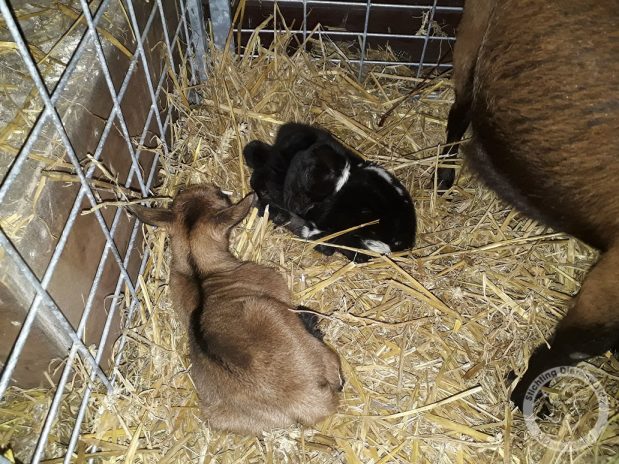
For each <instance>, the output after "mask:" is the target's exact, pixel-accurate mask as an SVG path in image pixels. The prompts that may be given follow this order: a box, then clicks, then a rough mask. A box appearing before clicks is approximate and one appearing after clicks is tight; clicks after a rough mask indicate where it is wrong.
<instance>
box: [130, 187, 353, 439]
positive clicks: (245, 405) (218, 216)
mask: <svg viewBox="0 0 619 464" xmlns="http://www.w3.org/2000/svg"><path fill="white" fill-rule="evenodd" d="M252 202H253V194H252V195H249V196H247V197H245V198H244V199H243V200H241V201H240V202H239V203H237V204H236V205H230V202H229V200H228V199H227V198H226V197H225V196H223V195H222V194H221V192H220V191H219V189H217V188H216V187H214V186H200V187H193V188H190V189H188V190H185V191H183V192H182V193H179V194H178V196H177V197H176V198H175V199H174V202H173V203H172V206H171V208H170V209H169V210H162V209H149V208H142V207H137V208H131V209H132V211H133V213H134V214H135V215H136V216H138V218H139V219H140V220H142V221H143V222H146V223H148V224H152V225H158V226H163V227H165V228H166V229H167V231H168V233H169V235H170V247H171V251H172V263H171V270H170V295H171V299H172V303H173V306H174V308H175V309H176V311H178V313H179V315H180V317H181V318H182V319H183V320H184V322H185V324H186V326H187V327H188V328H189V332H190V336H189V340H190V355H191V360H192V375H193V378H194V381H195V384H196V388H197V389H198V393H199V396H200V400H201V403H202V407H203V412H204V415H205V418H206V419H207V420H208V422H209V424H210V425H211V426H212V427H214V428H218V429H224V430H229V431H233V432H236V433H240V434H252V435H253V434H259V433H260V432H262V431H264V430H267V429H272V428H275V427H286V426H289V425H291V424H294V423H297V422H300V423H303V424H306V425H313V424H315V423H317V422H319V421H320V420H322V419H324V418H325V417H327V416H328V415H330V414H332V413H333V412H334V411H335V409H336V407H337V404H338V391H339V390H341V383H342V380H341V376H340V363H339V357H338V356H337V354H336V353H335V352H334V351H333V350H331V349H330V348H329V347H327V346H326V345H325V344H324V343H322V342H321V341H320V340H319V339H317V338H316V337H314V336H312V335H311V334H310V333H309V332H308V331H307V330H306V328H305V327H304V325H303V323H302V321H301V320H300V319H299V317H298V316H297V314H296V313H294V312H292V311H291V310H290V309H291V308H292V307H293V306H292V302H291V297H290V291H289V290H288V287H287V285H286V282H285V280H284V278H283V277H282V276H281V275H280V274H279V273H278V272H276V271H275V270H274V269H271V268H268V267H266V266H261V265H259V264H255V263H251V262H242V261H239V260H237V259H236V258H235V257H234V256H233V255H232V254H231V253H230V252H229V250H228V241H229V233H230V229H231V228H232V227H233V226H234V225H236V224H237V223H238V222H239V221H241V220H242V219H243V218H244V217H245V216H246V215H247V213H248V212H249V209H250V207H251V205H252Z"/></svg>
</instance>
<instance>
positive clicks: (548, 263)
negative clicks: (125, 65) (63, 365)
mask: <svg viewBox="0 0 619 464" xmlns="http://www.w3.org/2000/svg"><path fill="white" fill-rule="evenodd" d="M289 40H290V37H289V36H287V35H286V34H283V35H281V36H278V37H277V38H276V40H275V42H274V44H273V45H271V47H270V48H269V49H264V48H262V47H261V46H260V43H259V41H258V40H257V38H256V36H254V38H253V39H252V40H251V41H250V45H249V50H248V51H249V52H251V51H254V52H255V53H256V54H257V55H258V56H257V57H254V58H232V57H231V56H230V55H228V54H224V55H221V54H219V55H218V54H216V53H215V52H213V53H212V54H211V56H212V60H213V61H212V70H211V73H210V78H209V81H208V82H206V83H205V84H203V85H201V86H200V87H199V88H197V89H196V90H197V91H198V92H199V93H200V95H201V97H202V103H201V104H200V105H199V106H197V107H191V108H190V107H189V106H188V105H187V103H186V102H187V98H186V97H187V91H188V89H187V88H185V87H183V84H182V83H178V86H177V89H176V93H175V94H173V95H170V99H169V101H170V104H173V105H175V106H176V108H177V109H178V111H179V114H180V119H179V120H178V122H177V123H176V124H175V125H174V128H173V133H172V140H173V145H172V150H171V152H170V153H169V154H168V156H163V153H161V156H162V157H161V172H160V174H161V175H160V179H161V183H160V186H159V187H158V188H157V190H156V192H155V194H156V195H158V196H169V197H171V196H173V194H174V192H176V191H177V189H178V188H179V187H182V186H185V185H188V184H194V183H201V182H214V183H216V184H217V185H219V186H220V187H221V188H222V189H224V190H228V191H231V192H232V196H233V198H234V199H235V200H238V199H240V198H241V197H242V196H243V195H245V194H246V193H247V192H248V189H249V187H248V179H249V172H248V170H247V168H246V167H245V166H244V163H243V161H242V156H241V150H242V148H243V146H244V144H246V143H247V142H248V141H250V140H252V139H255V138H258V139H262V140H265V141H271V140H272V139H273V137H274V134H275V132H276V130H277V127H278V125H279V124H281V123H282V122H286V121H301V122H307V123H316V124H320V125H321V126H323V127H325V128H327V129H328V130H330V131H332V132H333V133H334V134H335V135H336V136H337V137H338V138H340V139H341V140H342V141H343V142H344V143H346V144H347V145H348V146H350V147H351V148H353V149H354V150H356V151H358V152H359V153H360V154H361V155H362V156H364V157H366V158H368V159H370V160H372V161H375V162H377V163H379V164H381V165H382V166H384V167H385V168H387V169H389V170H391V171H392V172H394V173H395V174H396V175H397V176H398V178H399V179H400V180H401V181H402V182H403V184H404V185H406V186H407V188H408V189H409V191H410V192H411V194H412V196H413V198H414V201H415V206H416V209H417V214H418V237H417V244H416V247H415V249H413V250H411V251H407V252H402V253H398V254H394V255H391V256H389V257H376V258H375V259H374V260H372V261H371V262H369V263H366V264H361V265H357V264H353V263H349V262H348V261H347V260H346V259H345V258H343V257H341V256H339V255H337V254H336V255H334V256H332V257H325V256H323V255H322V254H319V253H318V252H316V251H314V250H313V249H312V243H310V242H306V241H303V240H301V239H298V238H296V237H293V236H291V234H290V233H288V232H287V231H285V230H282V229H279V228H274V227H273V225H272V224H271V223H269V222H268V221H267V220H266V219H265V218H260V217H257V216H256V211H253V212H252V214H251V215H250V216H249V217H248V219H247V220H246V221H244V222H243V223H242V224H241V225H240V226H239V227H238V228H237V229H236V230H235V232H234V234H233V240H232V244H231V248H232V250H233V251H234V253H235V254H236V255H238V256H239V257H241V258H243V259H247V260H255V261H258V262H261V263H264V264H268V265H270V266H273V267H275V268H277V269H278V270H279V271H280V272H281V273H282V274H283V275H285V276H286V278H287V279H288V282H289V285H290V288H291V289H292V290H293V292H294V295H295V299H296V301H297V302H298V303H299V304H303V305H305V306H308V307H310V308H312V309H314V310H315V311H317V312H319V313H321V314H322V315H324V317H323V318H322V323H321V325H322V328H323V330H324V331H325V333H326V341H327V342H328V343H329V344H330V345H331V346H333V347H335V349H336V350H337V351H338V352H339V353H340V355H341V357H342V361H343V366H344V374H345V377H346V380H347V383H346V386H345V388H344V392H343V396H342V404H341V406H340V408H339V410H338V413H337V414H335V415H334V416H333V417H331V418H329V419H327V420H326V421H324V422H323V423H321V424H319V425H318V426H317V428H316V429H303V428H301V427H296V428H292V429H288V430H278V431H273V432H271V433H267V434H265V435H264V436H262V437H258V438H244V437H238V436H235V435H231V434H226V433H220V432H216V431H212V430H209V429H208V428H206V427H205V425H204V423H203V422H202V420H201V418H200V413H199V410H198V408H197V404H198V403H197V397H196V393H195V389H194V386H193V384H192V380H191V377H190V375H189V368H190V366H189V362H188V356H187V339H186V334H185V330H184V328H183V327H182V326H181V325H180V324H179V322H178V320H177V319H176V317H175V314H174V311H173V309H172V308H171V307H170V303H169V301H168V298H167V285H166V282H167V275H168V270H169V269H168V268H169V254H168V251H167V248H166V238H165V234H164V232H162V231H159V230H154V229H151V228H145V230H144V231H145V238H146V249H147V250H148V252H149V253H150V258H149V262H148V266H147V269H146V272H145V274H144V276H143V280H141V281H140V294H141V298H142V302H143V304H142V305H141V307H140V308H139V309H138V311H136V312H135V314H134V316H133V317H132V319H131V320H126V321H125V323H126V324H127V327H128V329H126V330H125V332H124V333H125V338H124V340H125V346H124V349H123V351H122V356H121V363H120V365H119V366H118V369H117V370H116V376H117V385H118V389H117V391H116V392H115V393H114V394H113V395H110V396H105V395H104V394H103V393H101V392H102V390H101V392H99V391H98V390H96V389H95V391H94V393H93V396H92V400H91V405H90V408H89V411H88V413H87V415H86V418H85V422H84V425H83V427H82V430H81V438H80V445H79V447H78V450H79V453H80V454H79V455H78V456H76V460H77V462H85V461H84V459H85V458H87V457H98V458H100V460H101V461H106V462H200V463H202V462H211V463H245V462H247V463H261V462H291V463H306V462H315V463H336V462H347V463H357V462H363V463H394V462H397V463H400V462H401V463H404V462H429V463H442V462H445V463H447V462H449V463H452V462H453V463H471V462H475V463H482V462H483V463H485V462H488V463H494V462H506V463H507V462H510V463H511V462H514V463H525V462H544V463H562V462H568V461H569V460H572V461H573V462H600V463H602V462H612V461H613V460H616V458H617V448H618V446H619V438H618V432H619V426H618V424H617V414H616V411H617V400H618V399H619V398H618V396H617V383H618V382H617V380H618V367H619V366H618V363H617V361H616V360H615V359H614V358H612V357H611V356H610V355H607V356H606V357H601V358H599V359H597V360H594V361H592V362H591V363H586V364H583V367H584V368H585V369H587V370H588V371H589V372H591V373H592V374H594V375H595V376H596V377H597V378H598V379H599V380H600V381H601V383H602V385H603V386H604V387H605V389H606V391H607V393H608V396H609V401H610V409H611V414H610V416H611V419H610V421H609V425H608V426H607V427H606V428H605V430H604V433H603V434H602V436H601V438H600V439H599V440H598V441H597V442H596V444H594V445H593V446H592V447H590V448H589V449H587V450H585V451H579V452H573V453H571V452H570V451H569V450H564V451H563V452H558V451H552V450H548V449H546V448H544V447H542V446H541V445H540V444H538V443H537V442H536V441H535V440H533V439H532V438H531V437H530V436H529V435H528V434H527V432H526V430H525V427H524V423H523V420H522V415H521V414H520V413H518V412H516V411H515V410H513V409H512V407H511V405H510V403H509V401H508V396H509V385H508V384H506V382H505V377H506V375H507V373H508V372H509V371H511V370H512V369H515V370H516V371H517V372H518V373H522V372H523V370H524V367H525V361H526V359H527V357H528V355H529V353H530V351H531V350H532V349H533V348H534V347H535V346H537V345H538V344H539V343H541V342H542V341H543V340H544V339H546V338H547V337H548V336H549V335H550V334H551V333H552V329H553V327H554V326H555V324H556V322H557V321H558V320H559V319H560V318H561V317H562V315H563V314H564V313H565V311H566V308H567V305H568V302H569V300H570V298H571V296H572V295H574V294H575V293H576V292H577V290H578V288H579V283H580V282H581V281H582V278H583V275H584V273H585V272H586V270H587V269H588V268H589V267H590V266H591V264H592V263H593V262H594V260H595V253H594V252H593V251H592V250H590V249H589V248H587V247H585V246H584V245H583V244H581V243H579V242H577V241H575V240H573V239H570V238H568V237H566V236H564V235H562V234H558V233H554V232H553V231H551V230H548V229H546V228H544V227H542V226H540V225H539V224H537V223H535V222H534V221H531V220H529V219H527V218H526V217H524V216H522V215H520V214H518V213H517V212H515V211H513V210H512V209H511V208H510V207H509V206H507V205H506V204H504V203H503V202H501V201H499V200H498V199H497V198H496V197H495V196H494V195H493V194H492V193H491V192H489V191H488V190H487V189H486V188H484V187H483V186H482V185H480V183H479V182H478V181H477V180H476V179H474V178H473V177H471V176H470V175H469V174H468V173H467V172H466V171H465V172H463V174H462V176H461V178H460V181H459V182H458V186H457V187H456V188H454V189H453V191H452V192H451V193H449V194H448V195H446V196H444V197H440V196H437V195H436V192H435V189H434V188H433V185H432V180H431V179H432V177H431V174H432V172H433V170H434V169H435V167H436V165H437V163H438V153H439V152H440V149H439V144H440V143H442V142H443V140H444V130H445V124H446V116H447V112H448V110H449V106H450V104H451V102H452V100H453V92H452V89H451V87H450V83H449V81H448V80H445V79H442V78H436V79H433V80H431V81H426V82H421V81H419V80H417V79H415V78H413V77H412V75H411V74H410V72H409V71H408V70H407V69H405V68H386V69H382V68H381V69H378V68H374V69H372V70H370V71H369V72H368V73H367V74H366V75H365V77H364V78H363V80H362V82H360V83H358V82H357V81H356V79H355V77H356V70H354V69H352V68H351V69H349V68H347V67H346V65H345V64H338V65H336V64H332V63H331V62H329V61H328V59H327V58H332V57H334V56H333V55H334V54H337V53H338V51H337V50H338V47H336V46H333V45H330V44H325V43H321V42H318V41H315V42H314V43H313V47H312V49H313V52H312V53H313V55H314V56H310V55H309V54H308V53H306V52H303V51H297V52H296V53H295V54H294V55H293V56H288V55H287V54H286V48H287V45H288V42H289ZM377 53H378V52H377ZM380 53H383V56H384V54H388V53H389V51H383V52H380ZM317 55H318V56H317ZM420 84H421V85H420ZM415 87H417V88H418V90H417V91H416V92H415V93H414V96H410V95H409V94H410V91H411V89H413V88H415ZM396 103H399V106H397V108H396V109H395V110H393V111H392V112H391V113H390V115H389V116H388V117H387V118H386V119H385V122H384V125H383V126H382V127H379V124H378V123H379V120H380V118H381V116H382V115H383V114H384V113H385V112H386V111H388V110H389V109H390V108H392V107H393V106H394V105H395V104H396ZM118 346H119V344H118V343H117V347H118ZM82 375H83V374H82V371H81V369H79V368H78V370H77V373H76V381H75V384H74V386H73V387H72V389H70V391H69V393H68V394H67V398H66V402H65V404H66V407H65V408H63V410H62V412H61V419H60V420H59V422H58V424H57V425H56V426H55V428H54V430H53V433H52V437H51V439H50V441H51V442H52V444H51V445H50V447H49V448H48V451H49V453H48V457H49V458H53V457H54V456H61V455H62V448H63V446H62V444H63V443H66V442H67V440H68V434H69V432H70V424H71V422H70V419H69V418H71V417H73V415H74V414H75V407H74V406H73V405H75V404H78V402H79V396H80V393H81V391H82V388H83V387H82V386H81V383H80V381H79V380H80V378H81V377H82ZM10 394H11V395H12V396H11V397H9V400H8V403H9V405H10V404H13V408H14V410H15V411H16V410H17V409H15V408H17V407H21V408H22V409H21V410H20V411H22V412H23V414H24V416H28V414H31V411H32V410H33V408H36V407H40V408H41V407H42V405H45V404H48V402H49V398H50V394H49V393H46V392H45V391H44V390H37V394H36V395H30V397H29V398H27V399H24V395H25V394H26V393H24V392H20V391H18V390H16V389H13V390H11V391H10ZM591 401H593V400H591ZM43 410H44V408H43ZM586 414H593V413H592V412H587V413H586ZM2 416H5V421H6V420H7V419H6V417H8V416H9V415H8V413H7V412H6V411H2ZM39 416H40V413H39ZM30 418H31V416H28V417H21V416H19V415H17V414H15V415H14V416H13V417H12V418H11V421H12V422H11V426H10V428H11V430H12V433H9V432H7V430H8V429H7V427H6V426H5V425H6V422H4V424H3V426H2V427H1V428H0V432H1V434H0V438H1V439H2V441H3V443H8V442H11V440H13V441H12V442H13V443H15V442H16V441H15V440H17V438H19V437H20V436H21V437H25V436H28V435H30V434H33V433H36V432H37V430H36V426H35V428H34V429H29V428H28V427H29V426H28V423H29V422H30ZM38 423H40V420H39V421H38ZM67 424H68V425H67ZM30 426H32V425H30ZM547 426H548V427H551V429H552V427H554V429H552V430H554V432H555V433H556V434H559V435H560V434H564V436H569V434H570V432H569V430H566V429H565V427H563V428H562V426H561V424H559V425H557V426H553V425H552V424H550V423H548V424H547ZM30 436H32V435H30ZM93 446H94V447H93ZM17 451H18V450H16V452H17ZM50 462H54V461H53V459H52V460H51V461H50ZM97 462H99V461H97Z"/></svg>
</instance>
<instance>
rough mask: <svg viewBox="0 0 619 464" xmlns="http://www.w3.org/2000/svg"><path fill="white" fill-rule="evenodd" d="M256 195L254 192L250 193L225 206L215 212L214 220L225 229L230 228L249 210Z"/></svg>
mask: <svg viewBox="0 0 619 464" xmlns="http://www.w3.org/2000/svg"><path fill="white" fill-rule="evenodd" d="M256 199H257V196H256V194H255V193H253V192H252V193H250V194H249V195H247V196H246V197H245V198H243V199H242V200H241V201H239V202H238V203H237V204H236V205H232V206H229V207H227V208H226V209H223V210H221V211H220V212H219V213H217V216H216V220H217V223H218V224H221V225H222V226H224V227H225V228H226V229H230V228H232V227H234V226H235V225H237V224H238V223H239V222H241V220H242V219H243V218H244V217H245V216H247V214H248V213H249V210H250V209H251V207H252V206H253V205H254V203H255V202H256Z"/></svg>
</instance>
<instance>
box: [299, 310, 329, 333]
mask: <svg viewBox="0 0 619 464" xmlns="http://www.w3.org/2000/svg"><path fill="white" fill-rule="evenodd" d="M297 310H299V311H307V310H309V308H307V307H305V306H297ZM297 314H298V315H299V319H301V322H303V325H304V326H305V329H306V330H307V331H308V332H309V333H310V334H312V335H313V336H314V337H316V338H317V339H318V340H320V341H323V339H324V337H325V336H324V334H323V333H322V330H320V327H318V322H319V319H318V316H316V314H314V313H311V312H299V313H297Z"/></svg>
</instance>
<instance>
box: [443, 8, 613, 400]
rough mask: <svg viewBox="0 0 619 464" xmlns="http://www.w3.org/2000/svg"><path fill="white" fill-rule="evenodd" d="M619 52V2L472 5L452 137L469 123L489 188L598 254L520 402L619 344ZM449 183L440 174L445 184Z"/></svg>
mask: <svg viewBox="0 0 619 464" xmlns="http://www.w3.org/2000/svg"><path fill="white" fill-rule="evenodd" d="M618 57H619V2H618V1H616V0H605V1H598V0H544V1H540V0H504V1H495V0H476V1H473V0H468V1H467V2H466V5H465V9H464V14H463V18H462V22H461V25H460V28H459V30H458V36H457V39H456V47H455V52H454V65H455V69H454V79H455V86H456V101H455V103H454V105H453V107H452V109H451V112H450V115H449V122H448V135H447V139H448V141H449V142H455V141H457V140H459V139H460V138H461V137H462V135H463V134H464V131H465V130H466V129H467V127H468V126H469V123H470V125H471V128H472V140H471V142H470V143H468V144H467V146H466V147H465V148H464V152H465V155H466V160H467V162H468V163H469V164H470V165H471V166H472V167H473V169H474V170H475V171H477V172H478V173H479V174H480V176H481V178H482V179H483V180H484V181H485V182H486V183H487V184H488V185H489V186H490V187H491V188H493V189H494V190H496V191H497V192H498V193H499V194H500V195H501V196H502V197H503V198H504V199H505V200H507V201H509V202H511V203H512V204H513V205H514V206H516V207H517V208H519V209H520V210H521V211H523V212H524V213H526V214H528V215H529V216H531V217H533V218H535V219H537V220H539V221H541V222H542V223H545V224H547V225H549V226H552V227H553V228H555V229H557V230H560V231H564V232H567V233H569V234H572V235H574V236H575V237H577V238H579V239H580V240H582V241H584V242H585V243H588V244H589V245H592V246H594V247H596V248H598V249H599V250H600V251H601V256H600V258H599V261H598V262H597V264H596V265H595V266H594V267H593V269H592V270H591V271H590V272H589V274H588V275H587V277H586V279H585V281H584V282H583V284H582V287H581V289H580V292H579V294H578V295H577V296H576V298H575V299H574V301H573V302H572V306H571V307H570V309H569V311H568V314H567V316H566V317H565V318H564V319H563V320H562V321H561V322H560V324H559V325H558V327H557V329H556V333H555V336H554V339H553V340H552V341H551V348H550V349H548V348H547V346H546V345H545V344H544V345H541V346H540V347H539V348H538V349H537V350H536V351H535V352H534V354H533V355H532V356H531V358H530V360H529V367H528V370H527V372H526V374H525V375H524V377H523V379H522V380H521V381H520V383H519V384H518V385H517V387H516V388H515V390H514V392H513V394H512V399H513V400H514V402H515V403H516V404H517V405H518V406H520V407H522V404H523V399H524V396H525V393H526V390H527V388H528V387H529V384H530V383H531V382H532V381H533V380H534V379H535V377H536V376H538V375H539V374H540V373H542V372H543V371H545V370H547V369H549V368H551V367H555V366H558V365H572V364H575V363H576V362H578V361H579V360H582V359H586V358H589V357H592V356H596V355H599V354H602V353H604V352H605V351H607V350H610V349H617V347H618V346H619V190H617V182H618V181H619V60H618ZM445 152H446V153H448V152H449V151H448V150H446V151H445ZM452 182H453V170H451V169H447V168H442V169H440V170H439V171H438V183H439V185H440V186H441V187H442V188H448V187H450V186H451V183H452Z"/></svg>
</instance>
